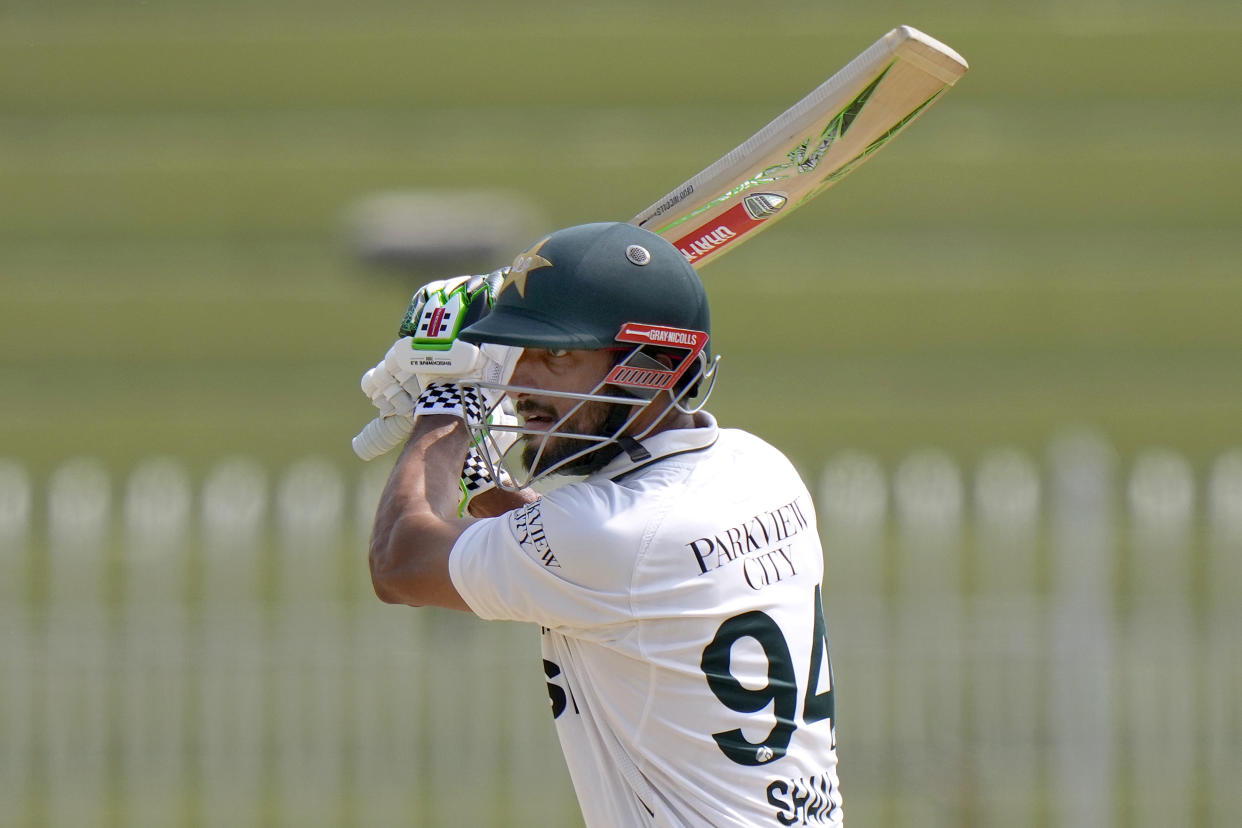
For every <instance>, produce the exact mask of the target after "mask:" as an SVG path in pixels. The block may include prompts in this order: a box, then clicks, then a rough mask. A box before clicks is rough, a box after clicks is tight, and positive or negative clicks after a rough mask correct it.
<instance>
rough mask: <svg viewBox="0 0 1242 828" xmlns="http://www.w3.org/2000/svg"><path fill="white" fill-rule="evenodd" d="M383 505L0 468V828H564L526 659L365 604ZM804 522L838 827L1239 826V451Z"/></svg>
mask: <svg viewBox="0 0 1242 828" xmlns="http://www.w3.org/2000/svg"><path fill="white" fill-rule="evenodd" d="M379 472H382V470H381V469H365V470H364V471H363V472H362V473H361V474H359V473H357V470H356V469H349V470H346V471H344V472H343V471H342V470H341V469H338V468H335V467H333V466H331V465H329V464H327V463H325V462H323V461H321V460H316V459H313V458H312V459H307V460H304V461H302V462H299V463H296V464H294V465H292V466H291V467H289V468H287V469H284V470H283V471H281V472H280V473H279V474H278V475H274V476H269V473H268V471H267V470H265V469H264V468H262V467H261V466H259V465H257V464H255V463H254V462H252V461H249V460H246V459H244V458H233V459H227V460H223V461H221V462H220V463H219V464H218V465H217V466H215V467H214V468H213V469H212V470H211V471H210V472H209V473H208V474H207V475H205V476H204V477H203V479H202V480H199V481H195V480H192V479H191V477H190V476H189V475H188V474H187V473H186V471H185V470H184V468H183V466H182V465H181V464H179V463H178V462H177V461H175V460H173V459H169V458H152V459H150V460H147V461H145V462H142V463H140V464H139V465H137V466H136V467H135V468H133V469H132V470H131V471H130V472H129V473H128V474H125V475H123V476H121V475H117V474H114V473H112V472H111V471H110V470H108V469H106V468H104V467H103V466H101V465H100V464H99V463H97V462H93V461H91V460H88V459H79V460H73V461H70V462H67V463H65V464H64V465H63V466H61V467H60V468H58V469H57V470H56V471H55V472H54V473H52V474H51V475H50V476H49V477H48V478H47V479H46V480H40V481H37V482H36V481H33V480H31V479H30V476H29V474H28V473H27V472H26V470H25V469H24V468H23V467H22V466H21V465H20V464H19V463H17V462H15V461H11V460H10V461H4V460H0V825H2V826H9V825H13V826H26V825H30V826H57V827H59V826H74V828H79V827H80V826H91V825H108V826H117V825H123V826H160V827H161V828H163V827H164V826H175V825H195V826H199V825H201V826H268V825H291V826H292V825H297V826H317V825H350V826H352V825H366V826H371V825H375V826H384V825H419V826H422V825H426V826H458V825H471V826H476V825H477V826H483V825H496V826H558V825H576V824H579V819H578V817H577V810H576V806H575V803H574V800H573V795H572V791H571V790H570V788H569V784H568V781H567V776H566V773H565V770H564V764H563V761H562V760H561V758H560V755H559V750H558V748H557V746H556V742H555V735H554V733H553V728H552V723H551V717H550V716H549V715H548V714H547V712H546V711H547V697H546V692H545V688H544V677H543V674H542V668H541V664H540V660H539V657H538V641H537V639H538V635H537V631H536V630H534V629H527V628H525V627H523V626H520V625H512V624H487V623H483V622H479V621H476V620H474V619H472V618H470V617H468V616H466V615H463V614H459V613H451V612H441V611H424V610H411V609H408V608H401V607H388V606H384V605H382V604H380V603H379V602H378V601H377V600H375V599H374V597H373V596H372V595H371V593H370V587H369V583H368V581H367V578H366V567H365V536H366V533H367V530H368V528H369V525H370V517H371V512H372V510H373V508H374V504H375V500H376V497H377V494H378V487H379V485H380V484H381V482H382V481H381V480H380V479H379V478H378V477H377V476H376V474H377V473H379ZM816 491H817V498H818V512H819V521H820V530H821V533H822V535H823V539H824V543H825V561H826V563H825V572H826V578H825V586H824V595H825V613H826V615H827V618H828V625H829V635H830V637H831V639H832V648H833V649H832V654H833V661H834V672H835V676H836V680H837V710H838V723H837V727H838V735H839V738H840V751H841V761H842V767H841V776H842V784H843V790H844V791H845V795H846V813H847V815H848V816H849V819H850V821H851V823H853V824H856V825H862V826H885V825H892V826H962V825H979V826H993V825H996V826H1036V825H1039V826H1043V825H1058V826H1067V828H1070V827H1076V826H1091V828H1098V826H1122V825H1125V826H1149V825H1150V826H1170V825H1179V826H1180V825H1187V826H1200V825H1201V826H1208V825H1211V826H1218V825H1219V826H1224V825H1235V824H1237V822H1238V820H1239V818H1242V794H1240V793H1239V790H1240V786H1239V785H1238V784H1237V783H1238V779H1239V778H1242V657H1240V652H1242V645H1240V644H1239V643H1238V635H1239V634H1242V609H1240V608H1239V602H1238V596H1239V595H1240V594H1242V450H1236V449H1235V450H1226V451H1222V453H1221V454H1220V455H1219V456H1218V457H1217V458H1216V460H1215V461H1214V462H1213V463H1211V464H1210V466H1209V467H1207V468H1202V469H1195V468H1193V467H1192V466H1191V465H1190V464H1189V463H1188V462H1187V461H1186V460H1185V459H1184V458H1183V457H1182V456H1180V455H1179V454H1177V453H1175V452H1173V451H1169V450H1161V449H1153V450H1150V451H1146V452H1142V453H1140V454H1138V455H1137V456H1135V457H1133V458H1128V459H1125V460H1123V459H1122V458H1119V457H1117V456H1115V455H1114V453H1113V452H1112V450H1111V449H1110V448H1109V446H1108V445H1107V443H1105V442H1104V441H1102V440H1100V439H1099V438H1098V437H1095V436H1092V435H1089V434H1075V435H1069V436H1065V437H1062V438H1058V439H1057V440H1056V441H1055V442H1054V443H1053V444H1052V445H1051V447H1050V449H1049V451H1048V453H1047V456H1046V457H1045V458H1041V459H1040V460H1038V461H1037V460H1036V459H1035V458H1032V457H1030V456H1027V455H1025V454H1023V453H1021V452H1019V451H1016V450H1013V449H998V450H995V451H992V452H989V453H987V454H985V455H983V456H982V457H981V458H980V459H979V460H978V462H977V463H975V464H974V465H973V468H966V467H965V466H964V465H963V464H961V463H959V462H957V461H956V460H955V459H954V458H952V457H950V456H948V455H947V454H945V453H943V452H938V451H934V450H924V451H917V452H913V453H911V454H910V455H909V456H908V457H906V458H905V459H904V460H902V462H900V463H898V464H896V465H895V467H893V468H891V469H888V468H884V467H883V466H882V465H881V464H880V463H878V462H877V461H876V460H875V459H874V458H871V457H869V456H866V455H863V454H858V453H850V452H847V453H844V454H842V455H840V456H838V457H835V458H833V459H831V460H830V462H829V463H828V464H827V465H826V467H825V468H824V469H823V470H822V472H821V473H820V474H819V475H818V478H817V481H816Z"/></svg>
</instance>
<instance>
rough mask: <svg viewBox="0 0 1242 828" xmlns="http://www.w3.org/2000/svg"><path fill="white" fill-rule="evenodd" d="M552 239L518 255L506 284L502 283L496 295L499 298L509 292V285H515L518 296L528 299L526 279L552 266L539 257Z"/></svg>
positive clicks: (510, 267)
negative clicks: (531, 274) (540, 250)
mask: <svg viewBox="0 0 1242 828" xmlns="http://www.w3.org/2000/svg"><path fill="white" fill-rule="evenodd" d="M550 238H552V237H551V236H548V237H546V238H545V239H544V240H543V241H541V242H539V243H538V244H536V245H535V246H534V247H532V248H531V249H530V250H527V251H526V252H525V253H519V254H518V255H517V258H516V259H514V260H513V264H512V265H510V266H509V273H508V274H507V275H506V276H505V280H504V282H502V283H501V285H500V290H499V291H497V294H496V295H497V296H499V295H500V294H501V293H504V292H505V291H506V290H508V289H509V285H513V286H514V287H516V288H517V292H518V295H519V296H521V297H522V298H523V299H525V298H526V277H527V276H529V275H530V272H531V271H532V270H537V269H539V268H541V267H551V266H552V263H551V262H549V261H548V260H547V259H545V258H544V257H543V256H540V255H539V249H540V248H541V247H543V246H544V245H545V244H547V243H548V239H550Z"/></svg>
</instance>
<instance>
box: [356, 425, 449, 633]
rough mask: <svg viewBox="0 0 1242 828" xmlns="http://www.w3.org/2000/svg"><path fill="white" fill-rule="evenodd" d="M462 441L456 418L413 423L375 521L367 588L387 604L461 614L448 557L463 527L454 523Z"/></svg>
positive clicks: (381, 497)
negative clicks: (447, 608)
mask: <svg viewBox="0 0 1242 828" xmlns="http://www.w3.org/2000/svg"><path fill="white" fill-rule="evenodd" d="M468 442H469V435H468V434H467V431H466V426H465V423H463V422H462V420H461V419H460V418H457V417H452V416H448V415H427V416H420V417H419V418H418V419H417V420H416V421H415V424H414V431H413V433H412V434H411V435H410V439H409V442H408V443H406V446H405V449H404V450H403V451H402V452H401V456H400V458H398V460H397V464H396V466H395V467H394V468H393V471H392V474H391V475H390V476H389V478H388V483H387V485H386V486H385V487H384V492H383V494H382V495H381V496H380V503H379V508H378V509H377V510H376V513H375V525H374V526H373V527H372V531H371V545H370V564H371V580H372V583H373V584H374V586H375V591H376V594H377V595H378V596H379V597H380V598H381V599H382V600H384V601H387V602H389V603H402V604H412V605H415V606H422V605H427V604H431V605H436V606H454V607H457V608H459V609H465V608H466V606H465V604H464V602H462V600H461V598H460V596H458V595H457V593H456V590H454V589H453V587H452V584H451V582H450V581H449V579H448V554H449V552H450V551H451V550H452V548H453V543H454V542H456V540H457V538H458V536H459V535H461V533H462V532H463V531H464V530H465V527H466V526H467V525H468V524H469V523H470V521H469V520H461V519H459V518H458V517H457V503H458V499H459V497H460V494H461V491H460V488H459V484H458V476H459V472H460V469H461V465H462V462H463V460H464V459H465V456H466V448H467V445H468Z"/></svg>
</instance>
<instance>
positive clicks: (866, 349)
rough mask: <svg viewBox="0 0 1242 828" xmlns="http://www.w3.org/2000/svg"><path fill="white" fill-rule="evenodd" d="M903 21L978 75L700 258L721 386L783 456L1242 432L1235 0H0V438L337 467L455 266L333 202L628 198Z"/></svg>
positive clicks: (1196, 440) (690, 165)
mask: <svg viewBox="0 0 1242 828" xmlns="http://www.w3.org/2000/svg"><path fill="white" fill-rule="evenodd" d="M898 23H909V24H911V25H915V26H917V27H920V28H923V29H925V30H926V31H928V32H929V33H931V34H933V35H935V36H937V37H939V38H941V39H943V40H945V41H946V42H948V43H950V44H952V45H953V46H954V47H955V48H957V49H958V50H959V51H960V52H961V53H962V54H963V55H965V56H966V57H967V59H968V60H969V61H970V62H971V64H972V70H971V72H970V73H969V74H968V75H967V76H966V78H965V79H964V80H963V81H962V82H961V83H960V84H959V85H958V86H957V88H956V89H954V90H953V91H952V92H951V93H950V94H949V95H948V96H947V97H946V98H945V99H944V100H943V101H942V102H941V103H940V104H938V105H937V106H936V107H935V108H934V109H932V110H931V111H930V112H929V113H928V114H927V115H926V116H925V117H924V118H923V119H922V120H920V121H919V122H918V123H917V124H916V125H915V126H914V127H912V128H911V130H910V131H909V132H908V133H906V134H905V135H903V136H902V137H901V139H900V140H899V141H897V142H895V143H894V145H893V146H892V147H890V148H889V149H887V150H886V151H885V152H884V153H882V154H881V155H880V156H878V157H877V159H876V160H875V161H873V162H872V163H871V164H869V165H867V166H866V167H864V168H863V169H862V170H860V171H859V172H857V173H856V174H855V175H854V176H852V177H850V178H849V179H847V180H846V181H844V182H843V183H842V184H840V185H838V186H837V187H836V188H835V189H833V190H830V191H829V192H828V193H827V194H825V195H824V196H822V197H821V198H820V199H819V200H818V201H816V202H815V203H813V204H812V205H810V206H809V207H807V208H806V209H804V210H803V211H801V212H799V213H798V214H796V215H794V216H792V217H791V218H789V219H788V220H786V221H784V222H782V223H781V224H780V225H778V226H777V227H775V228H774V229H772V230H770V231H768V232H767V233H766V234H765V235H764V236H763V237H761V239H760V240H759V241H757V242H756V243H753V244H749V245H747V246H745V247H743V248H741V249H740V250H739V251H738V252H736V253H733V254H730V255H729V256H728V257H726V258H725V259H723V260H721V261H720V262H717V263H715V264H713V265H711V266H710V267H708V268H707V269H706V270H705V271H704V276H705V281H706V282H707V284H708V289H709V292H710V296H711V300H712V302H713V307H714V313H715V320H714V322H715V324H714V327H715V331H714V339H715V344H716V349H717V351H718V352H719V353H721V354H723V355H724V362H723V365H722V380H721V382H720V385H719V387H718V389H717V392H716V396H715V397H714V398H713V405H712V408H713V410H714V411H715V412H716V413H717V415H718V416H719V417H721V418H722V420H723V421H724V422H725V423H727V424H731V425H736V426H741V427H745V428H750V429H753V430H756V431H758V432H759V433H761V434H763V435H764V436H766V437H768V438H769V439H771V440H772V441H774V442H776V443H777V444H778V445H780V446H781V447H783V448H785V449H787V450H788V451H789V452H790V453H792V454H793V455H794V456H795V458H796V459H797V461H798V462H799V463H800V464H802V465H804V466H806V467H815V466H816V465H818V464H820V463H821V462H822V461H823V459H824V458H825V457H828V456H830V455H832V454H833V453H834V452H835V451H836V450H838V449H840V448H842V447H847V446H848V447H856V448H862V449H865V450H868V451H872V452H874V453H876V454H877V455H879V456H880V457H882V458H892V457H896V456H899V455H900V454H903V453H904V452H906V451H908V450H909V449H910V448H911V447H912V446H918V445H926V444H932V445H937V446H942V447H944V448H946V449H949V450H951V451H953V452H955V453H956V454H958V455H959V456H961V457H963V458H964V459H969V458H970V457H971V456H972V454H973V453H974V452H976V451H978V450H980V449H981V447H984V446H989V445H993V444H996V443H1012V444H1016V445H1018V446H1020V447H1025V448H1030V449H1033V450H1039V449H1041V448H1042V447H1043V446H1044V445H1045V444H1046V442H1047V440H1048V439H1049V437H1050V435H1052V434H1053V433H1054V432H1055V431H1056V430H1057V429H1058V428H1060V427H1062V426H1064V425H1066V424H1088V425H1092V426H1095V427H1097V428H1098V429H1100V430H1101V431H1102V432H1103V433H1104V434H1106V435H1107V436H1108V437H1109V438H1110V439H1111V440H1113V441H1114V442H1115V443H1116V444H1117V445H1118V447H1119V448H1121V449H1122V450H1123V452H1124V451H1126V450H1127V449H1131V448H1134V447H1138V446H1144V445H1151V444H1160V445H1168V446H1172V447H1175V448H1177V449H1180V450H1182V451H1185V452H1187V453H1188V455H1189V456H1190V457H1191V458H1192V459H1193V460H1195V461H1200V460H1203V459H1205V458H1207V457H1209V456H1211V455H1214V454H1215V453H1217V452H1218V451H1219V450H1221V449H1222V448H1223V447H1226V446H1229V445H1232V444H1234V443H1236V442H1237V441H1238V440H1239V437H1240V435H1242V427H1240V423H1242V382H1239V356H1240V355H1242V325H1239V324H1238V322H1237V310H1238V308H1239V307H1240V306H1242V280H1239V278H1238V277H1237V274H1236V263H1237V261H1238V254H1239V252H1242V233H1240V232H1239V231H1240V229H1242V198H1239V195H1238V185H1239V183H1240V182H1242V149H1240V144H1239V141H1238V138H1237V136H1238V135H1239V134H1240V133H1242V81H1240V80H1239V77H1240V76H1242V50H1239V49H1238V48H1237V44H1236V39H1237V35H1238V32H1239V31H1240V30H1242V11H1240V9H1239V7H1238V6H1237V5H1236V4H1232V3H1224V2H1221V3H1213V2H1192V3H1188V4H1180V5H1176V6H1174V5H1170V4H1161V3H1155V2H1146V3H1145V2H1110V1H1109V0H1100V2H1095V3H1078V2H1056V3H1045V4H1016V3H1011V4H999V3H985V2H977V1H975V0H966V1H965V2H957V3H952V4H938V7H932V6H930V5H926V4H915V3H908V2H904V3H903V2H880V3H869V4H856V5H854V6H844V5H842V4H830V3H810V2H788V3H765V4H753V3H741V2H731V1H726V2H719V3H715V4H712V5H710V6H708V5H698V4H673V3H656V2H640V3H626V4H614V3H596V2H587V3H577V4H573V5H572V6H568V7H563V6H562V5H561V4H553V3H539V2H534V3H523V4H514V5H510V4H507V3H501V2H481V3H471V4H450V3H440V2H437V3H434V4H428V3H422V4H420V3H413V4H411V3H408V2H390V0H356V2H351V3H342V2H327V0H311V1H310V2H280V1H279V0H257V2H241V0H235V1H232V2H231V1H230V0H219V2H205V1H204V0H199V1H198V2H190V1H189V0H183V1H182V2H175V0H164V2H158V1H153V2H130V1H129V0H119V1H116V2H106V3H101V2H97V1H92V2H86V0H82V1H81V2H75V0H57V2H52V3H47V2H33V1H31V2H23V1H22V0H10V2H8V3H6V4H4V6H3V10H2V11H0V42H2V43H3V48H0V192H3V196H4V197H3V199H2V200H0V291H2V296H3V299H2V301H0V454H3V455H7V456H10V457H14V458H15V459H18V460H20V461H21V462H23V463H24V464H25V465H26V466H27V467H28V468H30V469H31V470H32V471H33V472H35V473H36V475H38V474H41V473H43V472H45V471H46V470H48V469H49V468H51V467H53V466H54V465H56V464H57V463H59V462H61V461H63V460H64V459H65V458H68V457H72V456H77V455H81V454H92V455H95V456H99V457H101V458H102V459H103V460H105V462H108V463H109V464H110V465H112V466H113V467H117V468H124V467H126V466H127V465H129V464H131V463H133V462H134V461H135V459H136V458H140V457H144V456H147V455H150V454H153V453H171V454H174V455H176V456H180V457H183V458H186V459H187V461H189V462H190V463H191V464H192V466H193V467H195V468H201V467H202V466H203V465H205V464H206V463H208V462H209V461H210V460H211V459H212V458H214V457H217V456H219V455H220V454H221V453H223V452H238V451H240V452H245V453H248V454H251V455H254V456H256V457H258V458H259V459H261V460H264V461H268V462H271V463H273V464H279V463H283V462H287V461H290V460H291V459H293V458H296V457H300V456H303V455H305V454H307V453H308V452H313V453H317V454H321V455H324V456H326V457H328V458H329V459H332V460H334V461H338V462H340V463H342V464H347V463H351V462H354V461H353V459H352V454H351V453H350V449H349V438H350V437H351V436H352V435H353V434H354V433H355V431H356V429H357V428H358V427H359V426H360V425H361V424H362V423H364V422H365V421H366V420H367V419H368V418H369V416H370V414H371V408H370V406H369V404H368V403H367V401H366V400H365V399H364V398H363V397H362V395H361V394H360V393H359V392H358V391H357V380H358V377H359V376H360V375H361V373H362V372H363V371H364V370H365V369H366V368H368V367H369V366H371V365H373V364H374V363H375V361H376V360H377V359H378V358H379V357H380V356H381V355H382V354H383V352H384V351H385V349H386V348H387V346H388V345H389V343H390V342H391V340H392V339H393V335H394V329H395V325H396V322H397V321H398V318H399V316H400V313H401V311H402V310H403V307H404V304H405V301H406V299H407V298H408V295H409V293H410V292H411V291H412V289H413V288H414V287H416V286H417V284H419V283H420V281H422V280H423V279H425V278H428V277H430V276H434V275H446V274H435V273H424V274H401V273H395V272H392V271H380V270H378V269H375V268H372V267H369V266H366V265H364V264H362V263H360V262H359V261H357V260H356V258H355V257H353V256H352V255H351V253H350V251H349V250H348V248H347V246H346V244H345V243H344V240H343V215H344V212H345V211H346V209H347V208H348V207H349V205H351V204H352V203H355V202H356V201H357V200H358V199H359V198H361V197H363V196H366V195H367V194H370V193H373V192H375V191H377V190H392V189H425V188H430V189H454V188H462V189H469V190H475V189H500V190H505V191H511V192H516V193H520V194H522V195H523V196H525V197H527V198H529V199H531V200H532V201H533V203H534V204H536V205H537V206H538V208H539V209H540V210H541V211H542V214H543V216H544V218H545V219H546V222H547V225H548V227H549V228H550V227H554V226H562V225H567V224H573V223H578V222H582V221H587V220H599V219H612V218H621V219H624V218H628V217H630V216H631V215H633V214H634V213H635V212H637V211H638V210H639V209H641V208H643V207H645V206H646V205H647V204H648V203H650V202H651V201H653V200H654V199H655V198H656V197H657V196H659V195H661V194H663V193H664V192H665V191H667V190H668V189H669V188H670V187H672V186H673V185H674V184H676V183H677V182H679V181H681V180H683V179H684V178H686V177H688V176H689V175H690V174H692V173H693V172H695V171H697V170H698V169H700V168H701V167H702V166H704V165H705V164H706V163H708V162H709V161H711V160H713V159H715V158H716V157H718V156H719V155H721V154H722V153H723V152H725V151H727V150H728V149H731V148H732V147H733V146H734V145H736V144H737V143H738V142H740V141H741V140H742V139H743V138H745V137H747V136H748V135H749V134H750V133H751V132H752V131H754V130H755V129H757V128H758V127H759V126H761V125H762V124H764V123H766V122H767V120H768V119H770V118H771V117H772V116H774V115H775V114H777V113H778V112H780V111H782V110H783V109H784V108H785V107H786V106H788V105H789V104H790V103H792V101H794V100H795V99H796V98H798V97H799V96H801V95H802V94H804V93H805V92H807V91H809V89H811V88H812V87H813V86H815V85H816V84H817V83H819V82H820V81H821V80H823V79H824V78H825V77H827V76H828V75H829V74H831V73H832V72H833V71H835V70H836V69H837V68H838V67H840V66H841V65H842V64H843V63H844V62H845V61H846V60H847V59H849V58H850V57H852V56H853V55H855V54H856V53H857V52H859V51H860V50H861V49H862V48H863V47H865V46H866V45H868V44H870V43H871V42H872V41H873V40H874V39H875V38H876V37H878V36H879V35H880V34H882V33H883V32H885V31H887V30H888V29H889V28H891V27H892V26H893V25H896V24H898ZM501 263H503V262H497V263H496V264H501Z"/></svg>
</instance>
